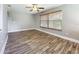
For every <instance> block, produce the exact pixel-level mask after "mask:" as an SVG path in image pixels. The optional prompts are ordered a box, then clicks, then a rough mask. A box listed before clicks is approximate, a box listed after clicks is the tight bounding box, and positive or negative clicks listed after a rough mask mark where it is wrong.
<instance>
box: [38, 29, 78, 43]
mask: <svg viewBox="0 0 79 59" xmlns="http://www.w3.org/2000/svg"><path fill="white" fill-rule="evenodd" d="M36 30H38V31H42V32H45V33H48V34H51V35H54V36H57V37H60V38H63V39H67V40H69V41H72V42H76V43H79V40H77V39H73V38H69V37H66V36H62V35H58V34H55V33H51V32H47V31H44V30H41V29H37V28H36Z"/></svg>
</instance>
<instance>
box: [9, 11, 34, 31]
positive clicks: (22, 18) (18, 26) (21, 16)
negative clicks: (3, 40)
mask: <svg viewBox="0 0 79 59" xmlns="http://www.w3.org/2000/svg"><path fill="white" fill-rule="evenodd" d="M10 15H11V16H10V17H8V31H9V32H15V31H20V30H25V29H31V28H34V26H35V19H34V16H33V15H32V14H28V13H21V12H17V11H11V14H10Z"/></svg>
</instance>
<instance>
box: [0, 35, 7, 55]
mask: <svg viewBox="0 0 79 59" xmlns="http://www.w3.org/2000/svg"><path fill="white" fill-rule="evenodd" d="M7 40H8V36H7V37H6V38H5V42H4V43H3V46H2V49H1V51H0V54H4V50H5V46H6V43H7Z"/></svg>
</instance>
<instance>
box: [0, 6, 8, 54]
mask: <svg viewBox="0 0 79 59" xmlns="http://www.w3.org/2000/svg"><path fill="white" fill-rule="evenodd" d="M0 11H1V12H2V14H1V15H2V16H1V17H2V19H1V20H2V23H1V24H2V27H1V28H2V31H1V33H0V36H1V37H0V53H3V52H4V48H5V45H6V42H7V38H8V30H7V29H8V27H7V25H8V24H7V23H8V22H7V8H6V5H1V10H0Z"/></svg>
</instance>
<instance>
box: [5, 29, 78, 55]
mask: <svg viewBox="0 0 79 59" xmlns="http://www.w3.org/2000/svg"><path fill="white" fill-rule="evenodd" d="M8 35H9V39H8V42H7V44H6V48H5V51H4V53H5V54H74V53H79V44H78V43H75V42H71V41H68V40H65V39H62V38H59V37H56V36H53V35H50V34H47V33H43V32H40V31H37V30H28V31H22V32H15V33H9V34H8Z"/></svg>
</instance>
